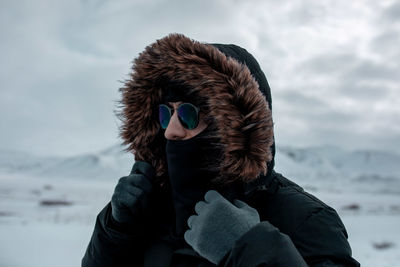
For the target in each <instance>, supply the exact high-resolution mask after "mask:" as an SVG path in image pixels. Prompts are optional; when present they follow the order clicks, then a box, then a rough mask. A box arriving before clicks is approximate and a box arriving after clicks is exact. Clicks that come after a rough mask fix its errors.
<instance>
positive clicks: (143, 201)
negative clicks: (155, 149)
mask: <svg viewBox="0 0 400 267" xmlns="http://www.w3.org/2000/svg"><path fill="white" fill-rule="evenodd" d="M154 176H155V170H154V168H153V167H152V166H151V165H150V164H149V163H147V162H143V161H136V162H135V164H134V165H133V167H132V170H131V173H130V174H129V176H124V177H122V178H120V179H119V181H118V184H117V186H116V187H115V190H114V194H113V196H112V198H111V214H112V217H113V219H114V220H115V221H117V222H119V223H122V224H130V223H132V222H134V220H135V218H137V216H141V215H142V214H143V212H144V211H145V210H146V209H147V208H148V203H149V200H148V194H149V193H150V192H151V191H152V189H153V186H152V183H151V182H150V181H151V179H152V178H153V177H154Z"/></svg>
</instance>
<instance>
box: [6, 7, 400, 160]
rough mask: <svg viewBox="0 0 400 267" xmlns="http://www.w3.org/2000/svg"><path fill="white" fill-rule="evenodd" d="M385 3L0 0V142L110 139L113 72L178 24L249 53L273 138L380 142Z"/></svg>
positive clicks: (388, 127)
mask: <svg viewBox="0 0 400 267" xmlns="http://www.w3.org/2000/svg"><path fill="white" fill-rule="evenodd" d="M387 3H388V2H385V1H382V2H381V1H369V2H363V1H351V2H349V1H344V0H339V1H334V2H329V3H328V2H318V1H300V0H295V1H284V2H276V1H260V0H251V1H233V0H219V1H213V0H207V1H178V0H172V1H169V0H168V1H167V0H152V1H145V0H135V1H128V0H122V1H121V0H120V1H97V0H96V1H95V0H85V1H77V0H76V1H66V2H59V1H45V0H41V1H35V2H32V1H27V0H26V1H18V2H12V1H3V2H1V3H0V34H1V36H2V42H1V43H0V49H1V50H2V51H6V52H5V53H2V55H1V60H0V69H1V71H0V81H1V83H2V89H0V127H1V129H2V132H1V140H2V141H1V143H0V148H1V147H4V148H17V149H20V150H32V151H34V152H37V153H39V154H60V155H73V154H77V153H81V152H86V151H95V150H99V149H102V148H105V147H107V146H109V145H112V144H115V143H118V142H119V141H120V140H119V139H118V136H117V135H118V129H117V126H118V121H117V119H116V118H115V116H114V113H113V110H114V108H115V104H116V103H115V102H116V101H117V100H118V99H119V97H120V96H119V93H118V88H119V87H120V86H121V82H120V81H121V80H124V79H125V78H127V75H128V73H129V72H130V67H131V62H132V60H133V59H134V58H135V57H136V56H137V55H138V53H139V52H140V51H142V50H143V49H144V47H145V46H147V45H149V44H150V43H152V42H154V41H155V40H156V39H158V38H161V37H163V36H165V35H166V34H168V33H171V32H180V33H183V34H186V35H187V36H189V37H191V38H194V39H197V40H200V41H206V42H221V43H235V44H238V45H241V46H243V47H244V48H246V49H247V50H248V51H249V52H251V53H252V54H254V56H255V57H256V58H257V60H258V61H259V63H260V65H261V66H262V68H263V70H264V71H265V74H266V76H267V77H268V81H269V83H270V85H271V88H272V94H273V105H274V117H275V122H276V128H277V130H278V132H277V138H278V140H281V141H282V142H284V143H285V144H289V145H290V144H299V143H303V144H313V142H314V143H319V144H323V143H329V142H332V144H342V145H347V146H354V147H356V146H362V145H371V144H385V146H386V147H385V148H388V149H390V148H391V147H393V146H391V145H390V143H388V142H386V140H393V143H396V142H397V141H396V140H398V139H396V134H397V135H399V133H400V130H399V128H398V126H394V124H395V123H393V121H395V120H396V118H398V117H399V116H400V111H399V108H397V107H396V106H400V104H399V105H396V101H397V100H396V99H399V92H398V88H399V78H397V76H398V75H397V74H398V73H399V64H400V63H398V62H400V59H399V54H400V52H399V50H398V47H399V45H400V44H399V32H400V29H399V26H398V25H399V23H397V18H396V16H397V15H398V12H397V11H398V7H399V4H398V3H396V2H393V3H392V4H390V5H388V4H387ZM397 102H398V101H397ZM371 110H372V111H373V112H372V113H371V112H370V111H371ZM371 114H372V115H371ZM355 126H356V127H355ZM377 128H379V129H385V131H377V130H376V129H377ZM379 140H380V141H379ZM397 143H398V142H397Z"/></svg>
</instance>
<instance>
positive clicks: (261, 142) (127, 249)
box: [82, 34, 359, 267]
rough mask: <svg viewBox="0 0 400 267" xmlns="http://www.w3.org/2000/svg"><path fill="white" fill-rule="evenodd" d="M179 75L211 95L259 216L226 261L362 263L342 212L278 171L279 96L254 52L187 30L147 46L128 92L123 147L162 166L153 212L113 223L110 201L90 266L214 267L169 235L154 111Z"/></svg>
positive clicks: (231, 170) (225, 165)
mask: <svg viewBox="0 0 400 267" xmlns="http://www.w3.org/2000/svg"><path fill="white" fill-rule="evenodd" d="M176 81H178V82H179V83H183V84H184V86H185V87H187V88H189V89H188V90H190V94H191V95H195V96H196V98H198V99H202V101H203V100H204V101H205V106H206V109H207V110H208V111H209V114H210V115H211V117H212V118H213V123H214V128H213V129H216V132H215V134H216V137H218V138H219V140H220V143H221V144H222V147H224V149H225V151H223V152H224V153H223V155H224V157H223V159H222V161H221V166H222V167H221V169H220V173H221V174H222V175H223V176H224V177H225V178H226V179H227V180H230V181H232V180H234V183H235V184H236V185H238V186H239V188H240V189H239V190H235V192H236V193H237V195H234V196H233V197H232V198H231V199H234V198H237V199H240V200H242V201H244V202H246V203H247V204H248V205H250V206H251V207H253V208H255V209H256V210H257V211H258V213H259V215H260V219H261V222H260V223H259V224H257V225H256V226H254V227H253V228H251V229H250V230H249V231H248V232H247V233H245V234H244V235H243V236H242V237H241V238H240V239H239V240H237V241H236V243H235V244H234V246H233V247H232V249H231V250H230V251H229V252H228V253H227V254H226V255H225V257H224V258H223V260H222V261H221V262H220V263H219V266H246V267H247V266H249V267H252V266H359V263H358V262H357V261H356V260H354V259H353V258H352V256H351V248H350V245H349V243H348V241H347V233H346V229H345V227H344V225H343V223H342V221H341V220H340V218H339V216H338V214H337V213H336V211H335V210H334V209H332V208H331V207H329V206H327V205H326V204H324V203H323V202H322V201H320V200H318V199H317V198H316V197H314V196H312V195H311V194H309V193H307V192H305V191H304V190H303V189H302V188H301V187H300V186H298V185H297V184H295V183H293V182H291V181H289V180H288V179H286V178H284V177H283V176H282V175H281V174H278V173H276V172H275V171H274V156H275V143H274V132H273V122H272V101H271V93H270V88H269V85H268V82H267V80H266V78H265V75H264V73H263V72H262V70H261V68H260V66H259V65H258V63H257V61H256V60H255V59H254V57H252V56H251V55H250V54H249V53H248V52H247V51H246V50H245V49H243V48H241V47H238V46H236V45H224V44H204V43H200V42H197V41H194V40H191V39H189V38H187V37H185V36H183V35H179V34H172V35H170V36H167V37H164V38H163V39H160V40H157V42H155V43H153V44H152V45H150V46H148V47H147V48H146V49H145V51H144V52H142V53H141V54H140V55H139V57H138V58H137V59H136V60H135V61H134V67H133V72H132V75H131V79H130V80H128V81H127V82H126V85H125V87H124V88H121V91H122V94H123V100H122V105H123V108H124V109H123V111H122V112H121V113H120V114H119V115H120V116H121V118H122V122H123V124H122V125H123V127H122V131H121V137H122V138H123V139H124V144H127V145H129V148H128V150H129V151H131V152H133V153H134V154H135V159H136V160H140V161H146V162H149V163H150V164H151V165H152V166H153V167H154V168H155V169H156V173H157V178H158V179H157V180H155V181H153V184H154V188H155V190H154V191H153V193H152V195H151V196H149V200H150V203H151V207H153V208H152V210H151V212H149V213H148V214H147V215H146V217H144V218H138V220H137V222H136V223H135V225H130V226H129V227H127V226H122V225H120V224H118V223H117V222H116V221H114V220H113V218H112V216H111V205H110V203H109V204H107V205H106V207H105V208H104V209H103V210H102V211H101V212H100V214H99V215H98V217H97V220H96V224H95V228H94V232H93V235H92V238H91V240H90V242H89V245H88V247H87V250H86V253H85V255H84V257H83V259H82V266H83V267H94V266H97V267H106V266H107V267H111V266H121V267H122V266H129V267H131V266H153V267H157V266H174V267H175V266H215V265H214V264H213V263H211V262H209V261H208V260H206V259H205V258H203V257H201V256H200V255H199V254H198V253H197V252H195V251H194V250H193V249H192V248H191V247H190V245H188V244H187V243H186V242H185V241H184V240H183V239H179V238H174V236H173V235H171V229H172V228H173V227H174V226H175V225H174V224H175V221H174V220H175V211H174V206H173V200H172V197H171V187H170V184H169V180H168V174H166V162H165V138H164V136H163V133H162V131H161V129H160V126H159V124H158V123H157V119H156V118H157V114H156V111H155V109H154V107H156V106H157V105H158V104H159V103H160V102H161V101H162V98H163V93H164V92H163V86H162V85H163V84H165V82H167V83H168V82H176ZM203 104H204V103H203ZM222 195H224V194H222Z"/></svg>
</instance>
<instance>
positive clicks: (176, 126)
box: [164, 111, 186, 140]
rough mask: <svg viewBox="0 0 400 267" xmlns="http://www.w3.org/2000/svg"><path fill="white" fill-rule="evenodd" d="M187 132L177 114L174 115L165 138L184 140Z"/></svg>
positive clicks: (166, 130)
mask: <svg viewBox="0 0 400 267" xmlns="http://www.w3.org/2000/svg"><path fill="white" fill-rule="evenodd" d="M185 135H186V132H185V129H184V128H183V126H182V124H181V123H180V122H179V119H178V115H177V112H176V111H175V112H174V113H173V114H172V117H171V120H170V121H169V124H168V127H167V129H165V133H164V136H165V138H167V139H169V140H183V139H184V138H185Z"/></svg>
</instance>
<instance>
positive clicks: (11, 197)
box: [0, 146, 400, 267]
mask: <svg viewBox="0 0 400 267" xmlns="http://www.w3.org/2000/svg"><path fill="white" fill-rule="evenodd" d="M399 162H400V156H399V155H396V154H390V153H385V152H377V151H356V152H351V151H343V150H341V149H338V148H333V147H322V148H307V149H295V148H290V147H278V150H277V157H276V170H277V171H279V172H281V173H282V174H284V175H285V176H286V177H288V178H289V179H292V180H293V181H295V182H297V183H299V184H300V185H302V186H303V187H304V188H305V189H306V190H307V191H309V192H310V193H312V194H314V195H316V196H317V197H319V198H320V199H322V200H323V201H324V202H326V203H327V204H329V205H331V206H332V207H334V208H335V209H336V210H337V211H338V212H339V214H340V216H341V218H342V220H343V222H344V224H345V225H346V227H347V230H348V234H349V242H350V244H351V246H352V249H353V255H354V257H355V258H356V259H357V260H358V261H360V262H361V264H362V266H398V265H399V262H400V227H399V226H400V167H399V166H398V163H399ZM132 163H133V157H132V156H130V155H129V154H126V153H123V152H121V149H120V148H119V147H118V146H115V147H112V148H110V149H108V150H105V151H101V152H99V153H97V154H93V155H81V156H78V157H70V158H53V157H49V158H38V157H33V156H31V155H29V154H26V153H20V152H15V151H0V266H1V267H39V266H40V267H47V266H60V267H63V266H68V267H71V266H80V261H81V258H82V256H83V254H84V251H85V249H86V246H87V244H88V242H89V239H90V236H91V234H92V230H93V226H94V222H95V218H96V215H97V213H98V212H99V211H100V210H101V209H102V208H103V207H104V205H106V203H107V202H108V201H109V200H110V198H111V195H112V192H113V190H114V187H115V185H116V183H117V181H118V179H119V178H120V177H122V176H124V175H126V174H127V173H129V170H130V167H131V165H132Z"/></svg>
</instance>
